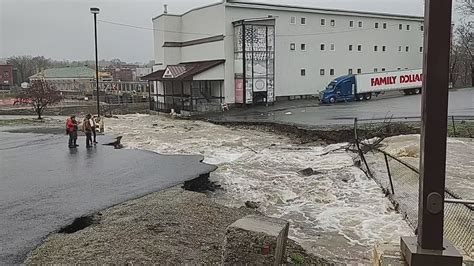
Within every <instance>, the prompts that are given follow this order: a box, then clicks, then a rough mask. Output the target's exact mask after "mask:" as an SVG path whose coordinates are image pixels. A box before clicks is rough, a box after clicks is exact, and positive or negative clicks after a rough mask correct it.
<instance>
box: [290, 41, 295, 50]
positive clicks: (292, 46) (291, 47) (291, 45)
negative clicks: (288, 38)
mask: <svg viewBox="0 0 474 266" xmlns="http://www.w3.org/2000/svg"><path fill="white" fill-rule="evenodd" d="M295 49H296V45H295V44H294V43H290V50H291V51H294V50H295Z"/></svg>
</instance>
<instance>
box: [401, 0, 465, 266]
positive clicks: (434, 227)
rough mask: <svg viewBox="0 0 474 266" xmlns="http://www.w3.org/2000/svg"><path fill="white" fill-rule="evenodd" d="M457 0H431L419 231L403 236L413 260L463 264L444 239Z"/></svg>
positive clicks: (426, 38)
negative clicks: (454, 3)
mask: <svg viewBox="0 0 474 266" xmlns="http://www.w3.org/2000/svg"><path fill="white" fill-rule="evenodd" d="M451 11H452V0H441V1H440V0H425V27H424V48H425V49H424V55H423V91H422V93H423V96H422V103H421V108H422V110H421V112H422V128H421V142H420V148H421V152H420V181H419V204H418V236H417V237H402V239H401V249H402V253H403V256H404V258H405V260H406V262H407V263H408V265H453V266H454V265H462V256H461V255H460V254H459V252H458V251H457V250H456V249H455V248H454V247H453V245H452V244H451V243H450V242H449V241H448V240H446V239H444V238H443V223H444V190H445V180H446V138H447V128H448V119H447V117H448V95H449V92H448V87H449V57H450V44H451Z"/></svg>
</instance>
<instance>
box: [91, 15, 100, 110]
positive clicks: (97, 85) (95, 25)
mask: <svg viewBox="0 0 474 266" xmlns="http://www.w3.org/2000/svg"><path fill="white" fill-rule="evenodd" d="M99 11H100V10H99V8H97V7H91V13H92V14H94V34H95V82H96V84H95V85H96V89H97V116H98V117H100V102H99V95H100V94H99V56H98V53H97V14H99Z"/></svg>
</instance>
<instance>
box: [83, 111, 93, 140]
mask: <svg viewBox="0 0 474 266" xmlns="http://www.w3.org/2000/svg"><path fill="white" fill-rule="evenodd" d="M82 131H84V134H86V148H90V147H92V126H91V115H90V114H87V115H86V118H84V121H82Z"/></svg>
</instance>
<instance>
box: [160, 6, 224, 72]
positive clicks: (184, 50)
mask: <svg viewBox="0 0 474 266" xmlns="http://www.w3.org/2000/svg"><path fill="white" fill-rule="evenodd" d="M224 10H225V9H224V4H223V3H218V4H214V5H210V6H206V7H203V8H196V9H193V10H190V11H188V12H186V13H184V14H183V15H172V14H163V15H161V16H158V17H156V18H154V19H153V28H154V29H155V31H154V33H153V34H154V45H155V46H154V49H155V62H157V63H162V64H163V65H162V67H161V68H160V69H164V68H166V66H167V65H174V64H179V63H181V62H193V61H204V60H212V59H224V45H223V42H222V41H218V42H210V43H204V44H198V45H193V46H184V47H163V44H164V43H165V42H186V41H193V40H197V39H203V38H207V37H212V36H216V35H222V34H224V30H225V27H224V16H225V11H224Z"/></svg>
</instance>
